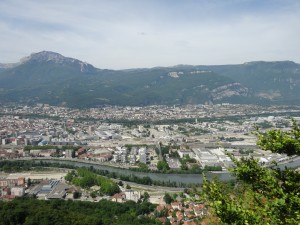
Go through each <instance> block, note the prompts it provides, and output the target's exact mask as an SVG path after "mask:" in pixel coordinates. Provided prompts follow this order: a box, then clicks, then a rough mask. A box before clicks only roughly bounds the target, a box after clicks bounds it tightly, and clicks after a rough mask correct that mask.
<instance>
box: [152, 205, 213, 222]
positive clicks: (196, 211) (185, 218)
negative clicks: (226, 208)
mask: <svg viewBox="0 0 300 225" xmlns="http://www.w3.org/2000/svg"><path fill="white" fill-rule="evenodd" d="M207 214H208V209H207V207H206V206H205V204H203V203H201V202H193V201H191V200H186V201H184V202H180V201H174V202H172V203H171V204H160V205H158V206H157V207H156V210H155V211H154V213H153V214H152V216H154V217H156V218H158V219H159V221H160V222H162V223H163V224H165V223H166V221H167V220H168V221H169V222H170V224H172V225H179V224H186V225H197V224H199V222H198V221H199V219H201V218H203V217H205V216H206V215H207Z"/></svg>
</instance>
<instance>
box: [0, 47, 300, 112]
mask: <svg viewBox="0 0 300 225" xmlns="http://www.w3.org/2000/svg"><path fill="white" fill-rule="evenodd" d="M299 96H300V64H297V63H295V62H292V61H276V62H265V61H256V62H248V63H244V64H237V65H210V66H207V65H197V66H192V65H177V66H173V67H155V68H141V69H127V70H107V69H98V68H95V67H94V66H93V65H91V64H88V63H85V62H82V61H80V60H77V59H73V58H68V57H64V56H62V55H60V54H58V53H55V52H49V51H42V52H39V53H33V54H31V55H30V56H28V57H25V58H23V59H21V60H20V62H17V63H10V64H1V63H0V103H1V104H5V103H11V102H16V103H25V104H31V103H48V104H51V105H63V106H69V107H77V108H84V107H99V106H103V105H122V106H125V105H127V106H145V105H153V104H159V105H174V104H176V105H185V104H209V103H225V102H226V103H240V104H248V103H253V104H291V105H292V104H300V97H299Z"/></svg>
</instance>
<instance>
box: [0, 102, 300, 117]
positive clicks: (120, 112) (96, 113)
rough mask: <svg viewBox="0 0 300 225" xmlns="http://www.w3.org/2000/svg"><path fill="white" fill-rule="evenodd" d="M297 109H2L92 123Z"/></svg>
mask: <svg viewBox="0 0 300 225" xmlns="http://www.w3.org/2000/svg"><path fill="white" fill-rule="evenodd" d="M299 111H300V108H299V107H297V106H294V107H293V108H291V107H290V106H268V107H264V106H258V105H245V104H242V105H239V104H228V103H223V104H216V105H213V104H207V105H186V106H164V105H152V106H144V107H130V106H124V107H121V106H105V107H101V108H88V109H74V108H66V107H59V106H50V105H48V104H37V105H35V106H30V107H29V106H26V105H25V106H24V105H23V106H22V105H8V106H2V107H1V109H0V113H1V114H6V115H30V114H31V115H39V116H47V117H52V118H56V119H57V118H64V119H82V118H85V119H93V120H142V121H157V120H170V119H171V120H172V119H187V118H205V117H223V116H228V115H229V116H234V115H251V114H254V115H256V114H264V113H265V114H267V113H283V112H299Z"/></svg>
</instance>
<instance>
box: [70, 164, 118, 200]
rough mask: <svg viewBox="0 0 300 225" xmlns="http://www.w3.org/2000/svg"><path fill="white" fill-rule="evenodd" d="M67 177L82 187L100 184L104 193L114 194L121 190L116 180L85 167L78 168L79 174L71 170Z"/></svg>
mask: <svg viewBox="0 0 300 225" xmlns="http://www.w3.org/2000/svg"><path fill="white" fill-rule="evenodd" d="M65 179H66V180H68V181H71V183H73V184H75V185H77V186H79V187H82V188H89V187H92V186H94V185H99V186H100V192H101V193H102V194H107V195H114V194H115V193H119V192H120V188H119V186H118V185H117V184H116V183H115V182H113V181H111V180H110V179H108V178H106V177H102V176H99V175H97V174H96V173H94V172H91V171H90V170H88V169H85V168H78V169H77V174H75V173H74V172H73V173H72V172H69V173H68V174H67V175H66V177H65Z"/></svg>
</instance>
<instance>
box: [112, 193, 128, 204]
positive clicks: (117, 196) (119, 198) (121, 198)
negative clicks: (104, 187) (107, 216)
mask: <svg viewBox="0 0 300 225" xmlns="http://www.w3.org/2000/svg"><path fill="white" fill-rule="evenodd" d="M125 199H126V195H125V194H124V193H122V192H121V193H117V194H114V196H112V198H111V200H112V201H113V202H124V201H125Z"/></svg>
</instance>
